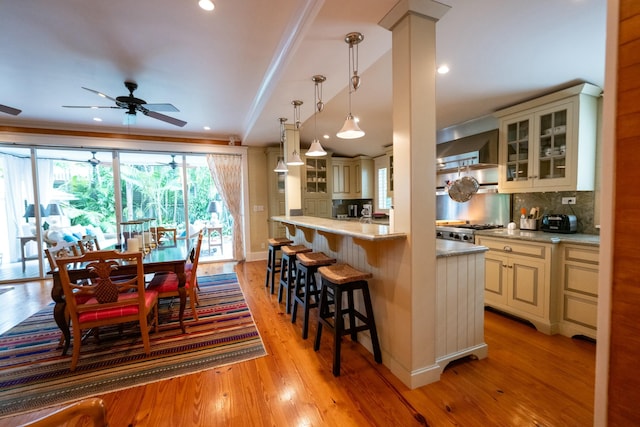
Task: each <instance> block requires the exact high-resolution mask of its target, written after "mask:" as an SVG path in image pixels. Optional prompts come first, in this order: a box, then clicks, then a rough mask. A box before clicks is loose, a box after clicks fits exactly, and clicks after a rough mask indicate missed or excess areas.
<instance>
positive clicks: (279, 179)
mask: <svg viewBox="0 0 640 427" xmlns="http://www.w3.org/2000/svg"><path fill="white" fill-rule="evenodd" d="M266 153H267V166H268V167H267V173H268V176H267V179H268V183H269V206H268V209H269V218H271V217H274V216H279V215H284V214H285V213H286V207H285V187H284V185H285V179H286V174H284V173H275V172H273V168H274V167H275V166H276V164H277V163H278V160H282V159H283V156H282V155H281V154H280V148H278V147H272V148H267V150H266ZM268 221H269V237H286V236H287V234H286V227H285V226H284V225H283V224H282V223H281V222H278V221H272V220H271V219H269V220H268Z"/></svg>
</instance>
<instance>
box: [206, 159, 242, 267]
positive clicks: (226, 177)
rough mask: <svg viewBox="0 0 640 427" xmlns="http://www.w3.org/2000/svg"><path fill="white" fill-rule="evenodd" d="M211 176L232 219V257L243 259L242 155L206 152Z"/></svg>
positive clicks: (238, 259)
mask: <svg viewBox="0 0 640 427" xmlns="http://www.w3.org/2000/svg"><path fill="white" fill-rule="evenodd" d="M207 164H208V165H209V170H210V171H211V178H212V179H213V182H214V183H215V185H216V188H217V189H218V193H220V196H221V197H222V202H223V203H224V204H225V206H226V208H227V210H228V211H229V214H230V215H231V218H232V219H233V259H234V260H236V261H241V260H244V250H243V248H244V243H243V241H244V239H243V233H242V223H243V215H242V157H241V156H238V155H233V154H207Z"/></svg>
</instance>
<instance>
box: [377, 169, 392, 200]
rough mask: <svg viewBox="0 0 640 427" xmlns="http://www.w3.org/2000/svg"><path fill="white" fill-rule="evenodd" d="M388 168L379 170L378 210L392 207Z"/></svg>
mask: <svg viewBox="0 0 640 427" xmlns="http://www.w3.org/2000/svg"><path fill="white" fill-rule="evenodd" d="M387 171H388V169H387V168H378V185H377V189H378V197H377V209H378V210H381V209H389V208H390V207H391V197H388V196H387V183H388V182H389V181H388V179H387Z"/></svg>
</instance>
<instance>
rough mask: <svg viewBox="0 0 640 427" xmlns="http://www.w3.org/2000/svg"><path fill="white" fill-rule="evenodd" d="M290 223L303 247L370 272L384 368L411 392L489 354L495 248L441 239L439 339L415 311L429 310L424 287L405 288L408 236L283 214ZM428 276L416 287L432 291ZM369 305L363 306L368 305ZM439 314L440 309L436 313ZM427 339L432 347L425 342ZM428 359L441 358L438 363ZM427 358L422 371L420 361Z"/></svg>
mask: <svg viewBox="0 0 640 427" xmlns="http://www.w3.org/2000/svg"><path fill="white" fill-rule="evenodd" d="M272 219H273V220H274V221H279V222H281V223H282V224H283V225H285V226H286V229H287V233H288V237H289V238H290V239H291V240H293V241H294V244H295V245H305V246H307V247H309V248H311V249H313V251H315V252H324V253H325V254H327V255H329V256H331V257H334V258H336V259H337V260H338V262H341V263H347V264H349V265H351V266H353V267H354V268H356V269H358V270H361V271H365V272H369V273H371V274H372V275H373V277H372V278H371V279H370V280H369V288H370V291H371V299H372V303H373V312H374V315H375V317H376V324H377V327H378V338H379V340H380V345H381V348H382V359H383V364H384V365H386V366H387V367H388V368H389V369H390V370H391V371H392V372H393V373H394V375H396V376H397V377H398V378H399V379H400V380H402V381H403V382H404V383H405V384H407V385H408V386H409V387H411V388H415V387H419V386H422V385H425V384H428V383H431V382H434V381H437V380H438V379H439V376H440V374H441V373H442V371H443V370H444V368H445V367H446V365H447V364H448V363H449V362H451V361H453V360H457V359H460V358H462V357H465V356H469V355H474V356H475V357H477V358H478V359H482V358H484V357H486V356H487V345H486V344H485V343H484V252H485V251H486V250H487V248H485V247H483V246H476V245H472V244H468V243H461V242H454V241H447V240H435V243H434V244H435V245H436V258H437V259H436V274H435V276H433V277H435V280H436V297H435V298H436V303H435V304H430V305H431V306H435V307H436V309H435V311H436V312H435V313H428V314H427V318H428V319H430V320H431V321H434V322H435V331H436V332H435V337H434V341H433V342H431V341H429V340H424V341H423V340H422V339H421V338H416V337H420V336H421V335H420V333H419V331H420V329H421V326H423V325H421V324H420V323H421V322H416V321H415V320H414V319H416V318H419V319H422V318H423V314H421V315H420V316H415V315H414V313H412V311H425V309H422V310H421V307H420V301H418V302H417V304H416V301H412V299H413V298H415V295H419V294H420V292H419V290H418V291H416V289H413V288H412V286H408V285H407V284H406V283H403V280H401V279H399V278H400V277H402V276H403V275H402V273H401V269H403V268H407V266H406V265H405V264H404V263H403V262H401V260H402V256H401V254H402V253H403V251H406V250H407V247H406V246H407V244H410V236H409V235H407V234H406V233H399V232H392V231H391V230H390V227H389V226H388V225H381V224H374V223H368V222H366V221H344V220H335V219H328V218H317V217H310V216H276V217H273V218H272ZM427 280H428V281H431V280H433V279H432V277H428V278H425V280H424V281H423V282H422V283H415V284H413V287H419V286H427V282H426V281H427ZM361 303H362V302H361V301H356V305H360V304H361ZM432 311H433V310H432ZM428 321H429V320H428ZM358 341H359V342H360V343H361V344H362V345H364V346H365V347H366V348H367V349H368V350H369V351H370V352H371V351H372V346H371V339H370V336H369V333H368V332H366V331H365V332H362V333H360V334H359V336H358ZM425 341H426V342H425ZM425 354H427V355H428V354H435V361H433V360H429V357H426V356H424V355H425ZM416 359H417V360H421V361H422V360H423V359H424V363H423V365H422V366H421V367H419V368H418V369H416V366H415V365H416V364H415V360H416Z"/></svg>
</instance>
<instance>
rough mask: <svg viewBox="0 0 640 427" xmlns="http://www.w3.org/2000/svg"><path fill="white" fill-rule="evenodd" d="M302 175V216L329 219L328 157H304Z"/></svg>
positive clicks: (330, 205)
mask: <svg viewBox="0 0 640 427" xmlns="http://www.w3.org/2000/svg"><path fill="white" fill-rule="evenodd" d="M304 162H305V164H304V171H303V173H302V186H303V188H302V211H303V213H304V215H307V216H316V217H321V218H330V217H331V207H332V203H331V181H332V176H331V175H332V174H331V163H332V159H331V156H330V155H327V156H323V157H305V158H304Z"/></svg>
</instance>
